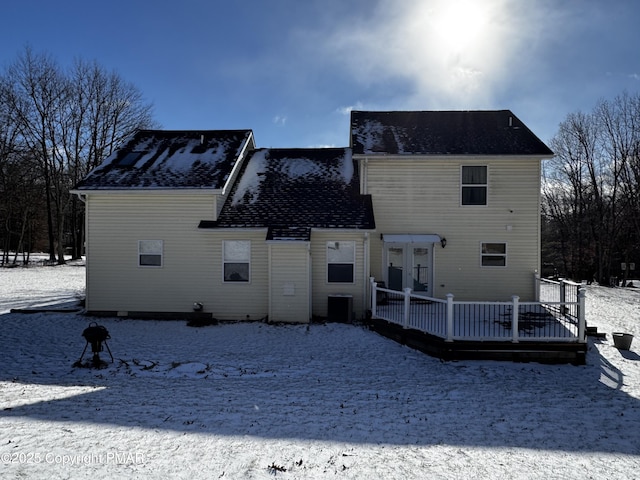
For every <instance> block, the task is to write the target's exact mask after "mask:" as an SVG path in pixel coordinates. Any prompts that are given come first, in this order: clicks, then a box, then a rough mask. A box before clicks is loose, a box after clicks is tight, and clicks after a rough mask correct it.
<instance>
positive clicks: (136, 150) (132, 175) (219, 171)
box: [75, 130, 252, 190]
mask: <svg viewBox="0 0 640 480" xmlns="http://www.w3.org/2000/svg"><path fill="white" fill-rule="evenodd" d="M251 135H252V132H251V130H208V131H204V130H197V131H170V130H140V131H138V132H136V133H135V134H134V135H133V136H132V137H131V138H130V139H129V140H128V141H127V142H126V143H125V144H124V145H123V146H122V147H121V148H119V149H118V150H116V151H115V152H114V153H113V154H112V155H111V156H109V157H108V158H107V159H106V160H105V161H104V162H103V163H102V164H101V165H100V166H99V167H98V168H96V169H95V170H93V171H92V172H91V173H89V175H87V177H86V178H85V179H84V180H82V181H81V182H80V183H78V185H77V186H76V187H75V188H76V189H77V190H125V189H165V188H171V189H182V188H211V189H220V188H222V187H223V186H224V184H225V182H226V180H227V178H228V177H229V174H230V173H231V170H232V169H233V166H234V164H235V162H236V161H237V158H238V155H239V154H240V153H241V151H242V149H243V148H244V147H245V145H246V143H247V142H248V141H249V139H250V137H251Z"/></svg>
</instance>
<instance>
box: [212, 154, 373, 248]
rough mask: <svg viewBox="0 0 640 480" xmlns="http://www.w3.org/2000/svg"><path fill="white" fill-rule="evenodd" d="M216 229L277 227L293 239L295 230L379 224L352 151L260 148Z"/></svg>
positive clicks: (252, 158)
mask: <svg viewBox="0 0 640 480" xmlns="http://www.w3.org/2000/svg"><path fill="white" fill-rule="evenodd" d="M212 226H224V227H243V226H247V227H249V226H251V227H256V226H260V227H276V226H277V227H278V228H284V229H285V231H286V232H287V234H286V235H285V236H287V237H289V236H290V232H291V228H304V227H318V228H320V227H323V228H374V220H373V208H372V206H371V198H370V197H369V196H367V195H360V191H359V179H358V176H357V174H356V170H355V166H354V162H353V159H352V156H351V149H349V148H320V149H319V148H315V149H314V148H308V149H260V150H256V151H255V152H253V155H252V156H251V157H250V158H248V159H247V161H246V162H245V165H244V169H243V171H242V172H241V174H240V179H239V181H238V182H237V183H236V185H235V186H234V188H233V189H232V191H231V194H230V198H229V200H228V201H227V203H225V205H224V206H223V208H222V211H221V213H220V217H219V219H218V221H217V222H215V225H212ZM305 232H306V230H305ZM274 235H276V236H278V237H279V236H282V235H280V234H274ZM305 235H306V233H304V234H303V235H302V236H303V237H304V236H305ZM294 237H296V238H300V237H299V235H298V234H296V235H294Z"/></svg>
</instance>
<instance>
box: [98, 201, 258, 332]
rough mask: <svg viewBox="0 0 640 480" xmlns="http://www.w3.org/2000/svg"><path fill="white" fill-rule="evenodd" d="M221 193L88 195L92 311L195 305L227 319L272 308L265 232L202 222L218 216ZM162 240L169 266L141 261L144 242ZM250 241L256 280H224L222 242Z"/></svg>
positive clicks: (253, 315) (184, 308) (180, 309)
mask: <svg viewBox="0 0 640 480" xmlns="http://www.w3.org/2000/svg"><path fill="white" fill-rule="evenodd" d="M215 204H216V202H215V195H203V194H200V193H198V194H187V193H183V194H175V193H169V194H163V193H152V192H149V193H144V194H131V193H122V194H119V193H118V194H114V193H111V192H110V193H106V194H100V193H99V192H98V193H91V194H89V196H88V198H87V203H86V208H87V212H88V220H87V299H86V308H87V310H89V311H117V312H120V311H122V312H191V311H192V306H193V303H194V302H200V303H202V304H203V306H204V308H203V311H204V312H211V313H212V315H213V316H214V317H215V318H218V319H220V320H247V319H256V320H257V319H261V318H265V317H266V316H267V313H268V290H267V282H268V275H267V273H268V272H267V249H266V245H265V242H264V238H265V233H266V232H265V231H249V232H242V233H241V234H240V233H239V232H241V231H240V230H234V231H214V230H207V229H199V228H198V224H199V223H200V221H201V220H213V219H215ZM143 239H162V240H163V266H162V268H141V267H139V266H138V261H139V259H138V255H139V253H138V247H137V241H138V240H143ZM238 239H243V240H249V241H251V256H252V258H251V283H247V282H224V281H223V272H222V255H223V253H222V249H223V246H222V241H223V240H238Z"/></svg>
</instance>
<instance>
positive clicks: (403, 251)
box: [384, 242, 433, 295]
mask: <svg viewBox="0 0 640 480" xmlns="http://www.w3.org/2000/svg"><path fill="white" fill-rule="evenodd" d="M384 254H385V263H386V272H385V273H386V279H385V281H386V284H387V285H388V288H390V289H391V290H402V289H404V288H411V289H412V290H413V291H415V292H420V293H422V294H425V295H431V292H432V283H433V281H432V280H433V278H432V277H433V269H432V265H433V244H432V243H395V242H394V243H385V245H384Z"/></svg>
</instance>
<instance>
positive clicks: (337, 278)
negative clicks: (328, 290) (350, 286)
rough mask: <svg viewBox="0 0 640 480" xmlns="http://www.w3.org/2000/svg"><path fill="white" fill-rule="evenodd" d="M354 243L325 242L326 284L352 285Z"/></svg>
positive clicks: (354, 254)
mask: <svg viewBox="0 0 640 480" xmlns="http://www.w3.org/2000/svg"><path fill="white" fill-rule="evenodd" d="M355 266H356V242H327V282H329V283H353V281H354V278H355Z"/></svg>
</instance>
